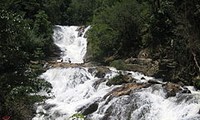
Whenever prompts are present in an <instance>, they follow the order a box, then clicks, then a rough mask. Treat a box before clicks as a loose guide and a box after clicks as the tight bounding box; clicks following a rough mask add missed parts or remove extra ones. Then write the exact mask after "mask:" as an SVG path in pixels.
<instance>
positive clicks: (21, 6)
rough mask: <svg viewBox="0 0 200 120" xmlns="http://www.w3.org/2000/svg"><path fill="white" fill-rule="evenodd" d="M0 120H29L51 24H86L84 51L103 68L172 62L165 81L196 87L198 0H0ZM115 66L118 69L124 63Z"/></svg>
mask: <svg viewBox="0 0 200 120" xmlns="http://www.w3.org/2000/svg"><path fill="white" fill-rule="evenodd" d="M0 6H1V7H0V31H1V32H0V88H1V90H0V118H1V117H2V116H4V115H10V116H12V117H13V118H15V119H19V120H27V119H30V118H31V117H32V116H33V111H32V109H30V108H32V107H31V106H33V103H34V102H35V101H38V100H39V99H41V98H40V97H39V96H36V95H30V93H36V92H38V91H39V90H41V89H46V88H45V87H48V86H49V84H48V83H46V82H44V81H42V80H39V79H38V78H37V76H38V75H39V74H40V73H41V72H42V70H41V69H42V64H43V63H44V60H46V59H47V58H48V56H49V55H51V54H52V53H53V52H54V51H55V49H56V47H55V46H54V45H53V40H52V37H51V36H52V33H53V30H52V28H53V25H55V24H61V25H88V24H90V25H91V26H92V28H91V30H90V32H89V33H88V39H89V44H88V45H89V47H88V50H89V51H88V53H89V55H91V56H92V59H93V60H95V61H98V62H101V63H103V64H110V60H111V61H115V62H114V63H111V64H115V65H116V64H118V62H116V60H117V59H122V60H124V59H126V58H130V57H133V58H134V57H137V56H138V54H139V53H140V51H142V50H148V51H149V53H148V55H147V57H148V58H151V59H153V60H156V61H162V60H163V59H168V60H171V61H173V62H174V63H175V66H174V67H173V69H171V70H170V72H169V73H168V76H169V77H168V78H169V79H170V80H173V81H175V82H179V81H182V82H183V83H185V84H190V85H191V84H192V85H196V87H197V88H198V87H199V88H200V82H199V75H200V62H199V61H200V23H199V21H200V0H184V1H182V0H50V1H46V0H26V1H22V0H1V1H0ZM122 60H120V61H121V62H119V64H120V65H121V67H122V68H123V69H125V67H124V66H125V65H123V66H122V64H121V63H123V61H122Z"/></svg>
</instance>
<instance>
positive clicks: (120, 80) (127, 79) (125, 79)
mask: <svg viewBox="0 0 200 120" xmlns="http://www.w3.org/2000/svg"><path fill="white" fill-rule="evenodd" d="M133 81H134V79H133V78H132V77H131V76H129V75H122V74H121V73H120V74H119V75H118V76H116V77H114V78H112V79H109V80H108V82H107V83H106V85H108V86H111V85H121V84H124V83H131V82H133Z"/></svg>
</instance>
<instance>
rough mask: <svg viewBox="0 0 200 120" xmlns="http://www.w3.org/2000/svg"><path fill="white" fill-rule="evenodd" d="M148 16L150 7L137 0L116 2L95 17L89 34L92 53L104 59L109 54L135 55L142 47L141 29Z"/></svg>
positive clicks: (95, 56)
mask: <svg viewBox="0 0 200 120" xmlns="http://www.w3.org/2000/svg"><path fill="white" fill-rule="evenodd" d="M145 17H148V6H147V5H146V4H140V3H138V2H137V1H132V0H125V1H122V2H116V4H115V5H114V6H112V7H107V8H105V9H104V10H103V11H101V12H99V14H98V15H95V16H94V19H93V26H92V29H91V31H90V33H89V52H91V54H92V55H93V56H94V58H96V59H97V58H98V59H99V60H103V59H105V58H106V57H109V56H118V57H119V56H120V57H125V56H126V57H129V56H136V54H137V51H138V50H139V49H140V47H141V45H142V42H141V37H140V34H141V28H142V26H144V25H145Z"/></svg>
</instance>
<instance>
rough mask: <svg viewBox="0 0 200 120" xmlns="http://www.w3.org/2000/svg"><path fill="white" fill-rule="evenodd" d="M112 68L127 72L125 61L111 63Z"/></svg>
mask: <svg viewBox="0 0 200 120" xmlns="http://www.w3.org/2000/svg"><path fill="white" fill-rule="evenodd" d="M110 66H112V67H115V68H116V69H118V70H126V68H127V65H126V64H125V63H124V61H123V60H114V61H112V62H111V63H110Z"/></svg>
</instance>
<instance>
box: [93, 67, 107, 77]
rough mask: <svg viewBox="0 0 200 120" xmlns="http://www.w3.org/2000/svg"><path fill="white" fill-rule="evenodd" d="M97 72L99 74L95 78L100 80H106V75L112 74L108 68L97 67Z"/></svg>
mask: <svg viewBox="0 0 200 120" xmlns="http://www.w3.org/2000/svg"><path fill="white" fill-rule="evenodd" d="M96 70H97V73H96V75H95V77H98V78H104V77H105V75H106V73H108V72H110V69H109V68H107V67H97V68H96Z"/></svg>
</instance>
